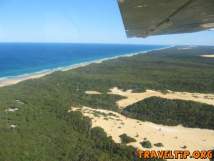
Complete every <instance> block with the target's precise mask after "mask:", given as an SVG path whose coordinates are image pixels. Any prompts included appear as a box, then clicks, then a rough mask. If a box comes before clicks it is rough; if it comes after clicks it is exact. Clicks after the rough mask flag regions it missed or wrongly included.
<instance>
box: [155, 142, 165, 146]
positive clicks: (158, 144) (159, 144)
mask: <svg viewBox="0 0 214 161" xmlns="http://www.w3.org/2000/svg"><path fill="white" fill-rule="evenodd" d="M154 146H156V147H164V146H163V144H162V143H155V144H154Z"/></svg>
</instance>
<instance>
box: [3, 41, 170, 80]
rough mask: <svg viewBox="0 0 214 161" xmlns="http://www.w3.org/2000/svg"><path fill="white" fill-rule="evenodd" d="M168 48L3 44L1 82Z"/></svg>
mask: <svg viewBox="0 0 214 161" xmlns="http://www.w3.org/2000/svg"><path fill="white" fill-rule="evenodd" d="M163 47H166V46H157V45H117V44H114V45H112V44H48V43H44V44H39V43H37V44H33V43H1V44H0V78H2V77H10V76H17V75H23V74H28V73H34V72H39V71H42V70H48V69H50V70H51V69H54V68H59V67H65V66H69V65H73V64H78V63H83V62H88V61H93V60H97V59H103V58H110V57H114V56H119V55H125V54H129V53H136V52H139V51H148V50H153V49H158V48H163Z"/></svg>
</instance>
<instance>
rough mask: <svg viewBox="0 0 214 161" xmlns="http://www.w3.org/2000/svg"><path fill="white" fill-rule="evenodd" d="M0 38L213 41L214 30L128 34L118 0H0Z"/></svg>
mask: <svg viewBox="0 0 214 161" xmlns="http://www.w3.org/2000/svg"><path fill="white" fill-rule="evenodd" d="M0 42H83V43H124V44H127V43H137V44H139V43H140V44H167V45H168V44H170V45H182V44H185V45H214V30H210V31H203V32H197V33H189V34H177V35H164V36H152V37H148V38H127V37H126V34H125V30H124V26H123V22H122V18H121V15H120V11H119V7H118V4H117V0H92V1H90V0H0Z"/></svg>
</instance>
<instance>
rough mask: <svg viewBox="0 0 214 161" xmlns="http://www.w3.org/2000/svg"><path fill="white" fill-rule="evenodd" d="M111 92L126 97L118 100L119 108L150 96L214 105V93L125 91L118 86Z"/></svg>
mask: <svg viewBox="0 0 214 161" xmlns="http://www.w3.org/2000/svg"><path fill="white" fill-rule="evenodd" d="M110 91H111V92H109V93H108V94H113V95H120V96H124V97H126V98H124V99H121V100H119V101H117V105H118V107H119V108H121V109H123V108H125V107H127V106H129V105H132V104H134V103H136V102H139V101H142V100H144V99H146V98H149V97H161V98H165V99H170V100H175V99H178V100H185V101H195V102H200V103H206V104H209V105H214V94H202V93H188V92H173V91H169V90H168V91H167V93H162V92H160V91H154V90H146V91H145V92H142V93H134V92H132V90H127V91H123V90H121V89H119V88H117V87H114V88H112V89H110Z"/></svg>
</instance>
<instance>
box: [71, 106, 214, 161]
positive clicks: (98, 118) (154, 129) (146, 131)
mask: <svg viewBox="0 0 214 161" xmlns="http://www.w3.org/2000/svg"><path fill="white" fill-rule="evenodd" d="M76 110H80V111H81V112H82V113H83V114H84V115H85V116H88V117H89V118H91V119H92V126H93V127H101V128H103V129H104V130H105V132H106V133H107V135H108V136H112V138H113V140H114V141H115V142H117V143H120V142H121V140H120V138H119V136H120V135H121V134H124V133H126V134H127V135H128V136H130V137H133V138H135V139H136V140H137V142H134V143H130V144H129V145H132V146H134V147H136V148H140V149H143V148H142V146H141V145H140V142H142V141H143V140H144V138H147V140H149V141H150V142H151V143H152V144H155V143H162V144H163V145H164V147H162V148H158V147H155V146H154V145H153V147H152V150H155V149H156V150H161V149H165V150H184V149H182V147H183V146H186V147H187V150H190V151H193V150H202V149H203V150H210V149H213V148H214V131H213V130H206V129H197V128H185V127H182V126H174V127H173V126H163V125H158V124H154V123H151V122H142V121H139V120H135V119H130V118H127V117H125V116H123V115H121V114H118V113H115V112H112V111H108V110H101V109H92V108H89V107H83V108H72V111H76ZM99 113H100V114H99ZM189 160H193V159H189ZM170 161H171V160H170Z"/></svg>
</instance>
